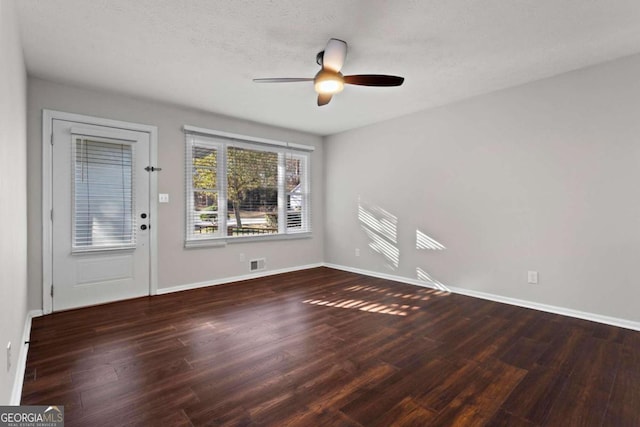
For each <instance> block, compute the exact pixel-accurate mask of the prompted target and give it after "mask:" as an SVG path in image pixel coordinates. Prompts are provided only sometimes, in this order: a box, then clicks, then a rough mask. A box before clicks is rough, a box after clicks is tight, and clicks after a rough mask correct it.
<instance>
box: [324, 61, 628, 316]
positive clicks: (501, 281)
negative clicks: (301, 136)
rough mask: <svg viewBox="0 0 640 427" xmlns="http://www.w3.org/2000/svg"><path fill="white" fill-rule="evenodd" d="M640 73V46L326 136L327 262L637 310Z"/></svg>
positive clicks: (536, 298)
mask: <svg viewBox="0 0 640 427" xmlns="http://www.w3.org/2000/svg"><path fill="white" fill-rule="evenodd" d="M638 76H640V55H639V56H632V57H628V58H624V59H621V60H617V61H614V62H610V63H605V64H602V65H599V66H596V67H592V68H588V69H583V70H579V71H575V72H571V73H567V74H563V75H560V76H556V77H553V78H549V79H546V80H542V81H538V82H534V83H531V84H527V85H524V86H520V87H516V88H512V89H508V90H503V91H500V92H496V93H492V94H488V95H484V96H479V97H476V98H472V99H469V100H466V101H464V102H460V103H456V104H453V105H449V106H445V107H442V108H437V109H431V110H428V111H424V112H420V113H417V114H413V115H410V116H405V117H402V118H398V119H395V120H392V121H388V122H384V123H379V124H376V125H372V126H368V127H365V128H361V129H357V130H353V131H349V132H345V133H342V134H338V135H335V136H332V137H329V138H328V139H327V141H326V145H325V191H326V202H327V203H326V205H325V208H326V209H325V230H326V235H325V260H326V261H327V262H329V263H335V264H341V265H345V266H347V267H351V268H359V269H364V270H369V271H374V272H378V273H387V274H392V275H398V276H402V277H405V278H410V279H419V278H421V277H422V278H425V277H426V276H425V274H427V275H429V276H430V277H431V278H432V279H433V280H435V281H439V282H441V283H442V284H444V285H448V286H455V287H460V288H466V289H469V290H474V291H481V292H486V293H491V294H497V295H500V296H504V297H510V298H518V299H523V300H527V301H531V302H536V303H543V304H548V305H555V306H560V307H564V308H570V309H574V310H580V311H585V312H590V313H596V314H600V315H605V316H612V317H617V318H622V319H627V320H632V321H638V320H640V309H639V305H638V302H639V301H640V286H638V276H636V272H637V270H636V268H637V267H638V266H639V265H640V249H639V248H640V191H639V189H640V79H639V78H638ZM359 203H360V204H361V206H362V209H364V211H362V214H361V215H360V216H361V219H362V220H360V219H359V215H358V205H359ZM367 212H369V213H370V214H372V215H373V218H374V220H373V221H372V220H370V219H366V218H367V215H368V214H367ZM385 212H386V213H385ZM383 218H386V219H385V221H386V222H384V223H382V222H380V220H381V219H383ZM394 224H395V225H394ZM381 225H384V226H385V227H383V228H380V226H381ZM377 228H378V229H379V230H377V231H376V229H377ZM394 228H395V229H396V230H397V238H395V242H394V238H393V232H392V231H393V230H394ZM367 229H368V230H369V231H368V232H367V231H366V230H367ZM372 230H373V231H372ZM417 231H420V232H422V233H424V234H426V235H428V236H430V237H431V238H433V239H435V240H436V241H438V242H439V243H441V244H442V245H444V246H445V247H446V249H444V250H434V249H416V232H417ZM355 248H360V249H361V252H362V253H361V256H360V257H356V256H355ZM396 251H397V253H398V254H399V255H398V258H399V260H398V263H397V266H396V265H394V264H395V262H394V257H395V256H396V255H394V254H395V253H396ZM418 269H421V270H418ZM527 270H536V271H538V272H539V284H537V285H528V284H527V283H526V280H527V275H526V273H527Z"/></svg>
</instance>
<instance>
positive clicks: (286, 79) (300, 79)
mask: <svg viewBox="0 0 640 427" xmlns="http://www.w3.org/2000/svg"><path fill="white" fill-rule="evenodd" d="M253 81H254V82H255V83H295V82H312V81H313V77H311V78H307V77H281V78H277V77H276V78H271V79H253Z"/></svg>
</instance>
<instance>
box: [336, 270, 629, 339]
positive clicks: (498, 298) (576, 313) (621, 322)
mask: <svg viewBox="0 0 640 427" xmlns="http://www.w3.org/2000/svg"><path fill="white" fill-rule="evenodd" d="M324 265H325V267H329V268H335V269H336V270H342V271H348V272H350V273H357V274H362V275H365V276H371V277H377V278H380V279H387V280H392V281H394V282H401V283H406V284H409V285H414V286H421V287H426V288H432V289H437V290H443V291H449V292H452V293H455V294H460V295H466V296H470V297H474V298H480V299H485V300H489V301H494V302H500V303H504V304H510V305H515V306H518V307H525V308H531V309H534V310H539V311H544V312H547V313H553V314H560V315H563V316H568V317H575V318H577V319H583V320H589V321H591V322H597V323H604V324H606V325H611V326H618V327H620V328H626V329H632V330H635V331H640V322H634V321H632V320H627V319H621V318H618V317H610V316H604V315H601V314H597V313H589V312H586V311H580V310H574V309H571V308H565V307H559V306H555V305H548V304H541V303H537V302H533V301H527V300H522V299H517V298H510V297H505V296H502V295H496V294H490V293H487V292H481V291H474V290H471V289H464V288H458V287H453V286H447V287H446V288H444V289H443V286H440V285H438V284H435V283H431V282H428V281H422V280H418V279H412V278H409V277H402V276H396V275H392V274H386V273H379V272H376V271H371V270H363V269H360V268H354V267H348V266H346V265H339V264H331V263H325V264H324Z"/></svg>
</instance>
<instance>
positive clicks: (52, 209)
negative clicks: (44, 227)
mask: <svg viewBox="0 0 640 427" xmlns="http://www.w3.org/2000/svg"><path fill="white" fill-rule="evenodd" d="M50 216H51V221H53V209H51V215H50Z"/></svg>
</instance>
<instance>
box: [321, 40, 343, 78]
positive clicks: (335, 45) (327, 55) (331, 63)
mask: <svg viewBox="0 0 640 427" xmlns="http://www.w3.org/2000/svg"><path fill="white" fill-rule="evenodd" d="M346 57H347V42H345V41H342V40H338V39H329V42H328V43H327V47H325V48H324V54H323V57H322V68H324V69H329V70H331V71H335V72H338V71H340V70H341V69H342V66H343V65H344V60H345V58H346Z"/></svg>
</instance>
